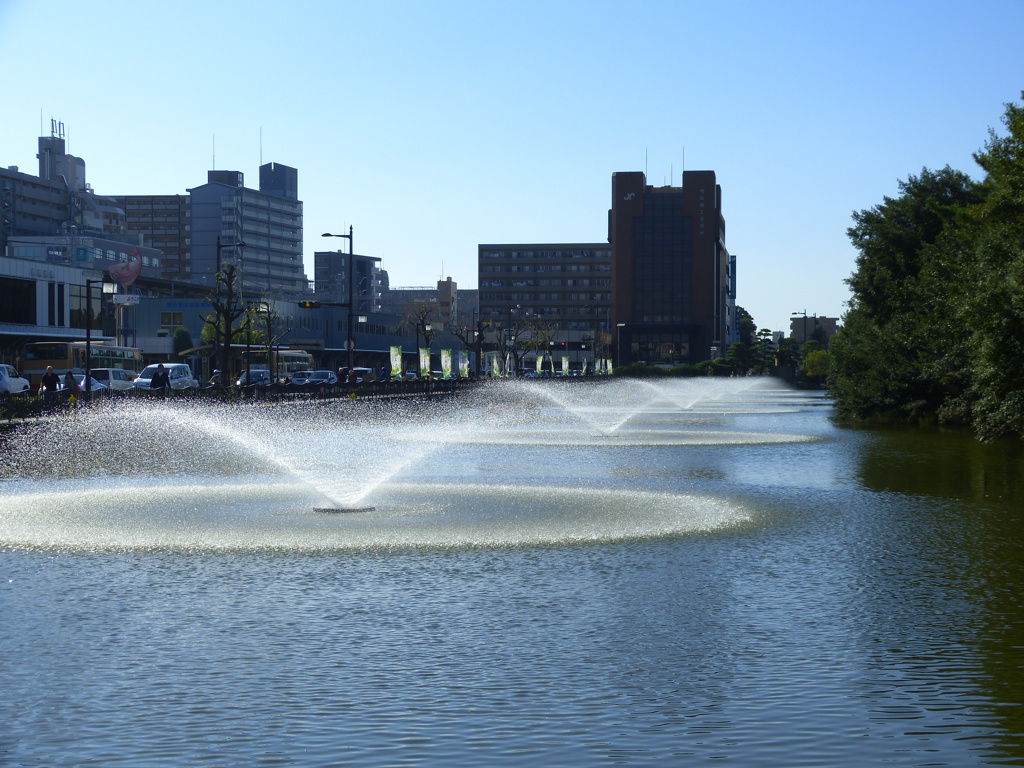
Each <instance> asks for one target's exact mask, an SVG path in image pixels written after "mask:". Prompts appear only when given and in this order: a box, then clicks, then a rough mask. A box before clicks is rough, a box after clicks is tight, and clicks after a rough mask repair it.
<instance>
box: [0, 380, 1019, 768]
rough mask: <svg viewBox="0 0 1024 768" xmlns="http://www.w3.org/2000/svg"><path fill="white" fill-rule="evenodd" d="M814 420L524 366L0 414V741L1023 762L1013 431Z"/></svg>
mask: <svg viewBox="0 0 1024 768" xmlns="http://www.w3.org/2000/svg"><path fill="white" fill-rule="evenodd" d="M830 416H831V409H830V407H829V403H828V400H827V399H826V398H825V397H823V396H822V395H821V394H820V393H807V392H800V391H796V390H792V389H788V388H785V387H783V386H781V385H779V384H778V383H777V382H774V381H771V380H765V379H735V380H734V379H730V380H714V381H709V380H699V381H694V380H689V381H687V380H669V381H651V382H646V381H644V382H640V381H631V382H623V381H618V380H609V381H604V382H572V383H568V382H545V381H519V382H495V383H492V384H489V385H487V386H481V387H479V388H477V389H476V390H474V391H473V392H471V393H469V394H465V395H462V396H459V397H451V398H444V399H436V400H422V401H415V402H414V401H407V402H384V401H359V400H357V401H354V402H343V403H311V402H305V403H301V404H294V405H290V404H244V405H236V406H227V407H213V406H194V405H192V406H190V405H181V406H179V405H178V404H170V403H169V404H166V405H164V404H158V405H153V404H149V403H146V404H141V405H140V404H111V405H109V406H106V405H105V406H104V407H99V408H90V409H87V410H81V411H79V412H78V413H76V414H74V415H72V416H69V417H62V418H57V419H54V420H52V421H45V422H41V423H39V424H36V425H31V426H27V427H25V428H22V429H19V430H17V431H15V432H13V433H11V432H9V433H5V434H2V435H0V617H2V621H0V658H2V659H3V662H2V664H3V672H4V692H5V695H4V696H3V697H0V722H3V724H4V726H3V728H2V729H0V765H46V766H77V765H87V764H95V765H105V766H106V765H109V766H115V765H125V766H135V765H150V764H157V763H165V764H168V765H189V764H207V765H218V766H251V765H278V766H302V767H305V766H335V765H360V766H395V765H410V766H414V765H421V766H428V765H429V766H434V765H445V766H457V767H461V766H466V767H467V768H468V767H469V766H474V767H475V766H480V765H491V766H514V767H515V768H520V767H523V766H529V767H530V768H535V766H538V765H543V766H545V767H546V768H547V767H548V766H580V765H684V764H690V763H693V762H704V761H709V760H725V761H726V762H729V763H732V764H736V765H744V766H765V767H767V766H772V767H773V768H775V767H777V766H780V765H793V766H823V765H828V766H832V765H835V766H845V765H850V766H862V765H887V766H925V765H927V766H950V767H951V768H961V766H981V765H1008V764H1010V765H1017V764H1024V746H1022V734H1024V716H1022V715H1021V712H1020V710H1021V707H1020V706H1019V705H1020V701H1021V699H1022V696H1024V672H1022V665H1021V663H1020V660H1021V656H1020V649H1021V648H1022V647H1024V606H1022V598H1021V590H1020V584H1021V583H1024V558H1021V557H1020V552H1021V550H1022V543H1024V540H1022V533H1021V531H1022V530H1024V526H1022V525H1021V522H1022V521H1021V509H1020V504H1019V499H1020V498H1021V497H1022V491H1024V453H1022V451H1021V450H1020V448H1019V446H1017V447H1014V446H1010V445H1000V446H983V445H980V444H978V443H976V442H974V441H973V440H972V439H971V438H970V436H969V435H962V434H959V433H954V432H947V431H943V430H933V431H929V432H922V431H919V430H897V429H890V430H874V431H871V430H863V429H858V430H854V429H845V428H840V427H838V426H837V425H836V424H834V423H833V422H832V421H831V419H830ZM323 509H334V510H340V509H347V510H361V511H358V512H357V511H349V512H326V513H325V512H322V511H318V510H323Z"/></svg>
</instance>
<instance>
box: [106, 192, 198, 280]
mask: <svg viewBox="0 0 1024 768" xmlns="http://www.w3.org/2000/svg"><path fill="white" fill-rule="evenodd" d="M114 199H115V200H117V203H118V205H119V206H120V207H121V209H122V210H123V211H124V214H125V228H126V230H127V231H128V233H129V234H132V235H135V236H137V237H140V238H141V242H142V244H143V245H145V246H148V247H149V248H156V249H157V250H159V251H160V252H161V253H162V254H163V256H162V257H161V259H160V270H161V274H162V276H163V277H164V279H166V280H179V281H189V280H191V278H192V274H191V253H192V247H191V206H190V200H189V196H188V195H118V196H116V197H115V198H114Z"/></svg>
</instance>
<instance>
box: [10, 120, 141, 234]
mask: <svg viewBox="0 0 1024 768" xmlns="http://www.w3.org/2000/svg"><path fill="white" fill-rule="evenodd" d="M58 125H59V124H56V123H55V124H54V135H51V136H42V137H40V138H39V153H38V154H37V155H36V157H37V159H38V160H39V174H38V175H37V176H33V175H31V174H29V173H24V172H22V171H21V170H20V169H19V168H18V167H17V166H10V167H8V168H5V169H2V170H0V250H2V249H3V247H4V246H5V245H7V243H8V242H9V240H10V238H12V237H16V236H28V237H48V236H50V235H55V234H58V233H61V232H64V233H71V232H94V233H98V234H104V235H119V234H123V233H124V231H125V217H124V211H123V210H122V209H121V208H120V207H119V206H118V205H117V201H116V200H114V199H113V198H111V197H105V196H103V195H98V194H96V193H95V192H94V191H93V189H92V187H91V186H90V185H89V183H88V182H87V181H86V178H85V161H84V160H83V159H82V158H80V157H75V156H73V155H69V154H67V152H66V151H65V142H64V136H63V126H62V125H60V126H59V127H58Z"/></svg>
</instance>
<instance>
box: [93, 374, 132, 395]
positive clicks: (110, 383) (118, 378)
mask: <svg viewBox="0 0 1024 768" xmlns="http://www.w3.org/2000/svg"><path fill="white" fill-rule="evenodd" d="M90 373H92V377H93V378H94V379H96V381H98V382H100V383H102V384H104V385H105V386H106V387H107V389H113V390H115V391H119V392H123V391H124V390H126V389H133V388H134V387H135V374H134V373H132V372H131V371H126V370H124V369H122V368H93V369H92V370H91V371H90Z"/></svg>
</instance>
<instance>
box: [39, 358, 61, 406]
mask: <svg viewBox="0 0 1024 768" xmlns="http://www.w3.org/2000/svg"><path fill="white" fill-rule="evenodd" d="M58 389H60V376H58V375H57V374H56V373H54V371H53V366H52V365H48V366H46V373H44V374H43V378H42V379H40V381H39V391H40V392H42V393H43V397H44V399H45V401H46V403H47V404H49V403H52V402H53V401H54V400H55V399H56V397H57V390H58Z"/></svg>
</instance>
